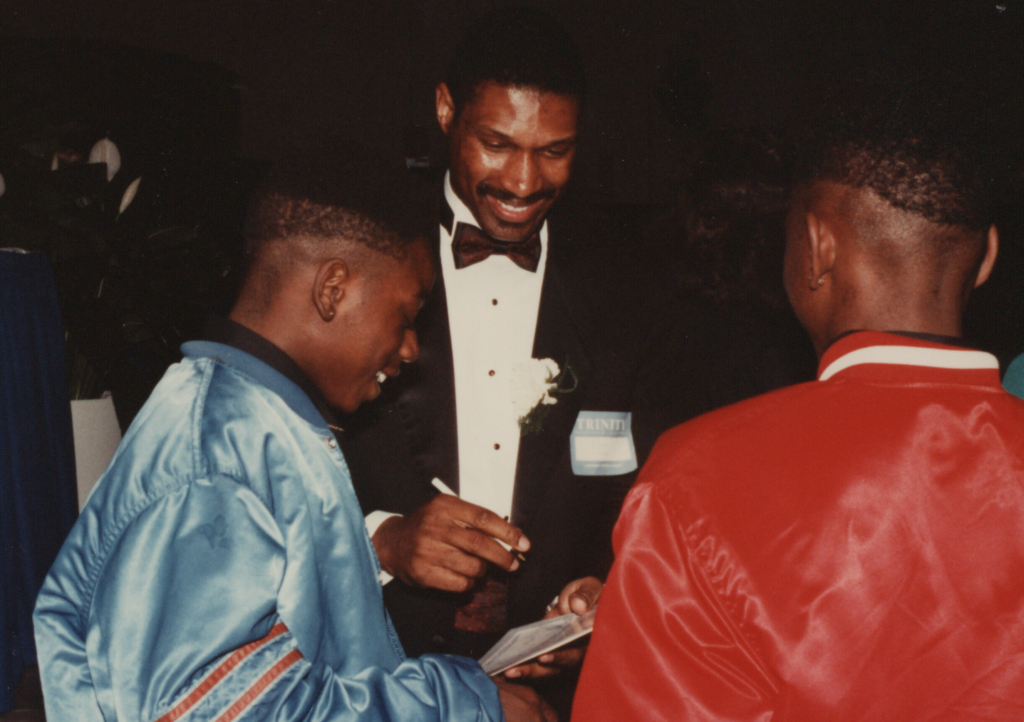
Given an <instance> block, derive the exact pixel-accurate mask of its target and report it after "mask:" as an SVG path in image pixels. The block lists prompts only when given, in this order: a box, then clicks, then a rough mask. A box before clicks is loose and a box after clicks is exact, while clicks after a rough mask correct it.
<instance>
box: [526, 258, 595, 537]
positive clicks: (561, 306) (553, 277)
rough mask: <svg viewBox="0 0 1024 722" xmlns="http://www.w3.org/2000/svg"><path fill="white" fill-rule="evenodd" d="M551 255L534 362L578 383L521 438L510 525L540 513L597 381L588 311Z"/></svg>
mask: <svg viewBox="0 0 1024 722" xmlns="http://www.w3.org/2000/svg"><path fill="white" fill-rule="evenodd" d="M552 251H553V249H550V248H549V252H548V261H547V268H546V270H545V274H544V284H543V287H542V290H541V300H540V309H539V312H538V314H537V330H536V332H535V334H534V342H533V357H534V358H550V359H553V360H554V361H556V362H557V363H558V366H559V368H560V369H562V371H563V373H564V374H565V375H566V376H569V377H574V378H575V381H576V387H575V389H574V390H573V391H572V392H571V393H566V394H558V395H557V399H558V401H557V403H555V404H554V405H552V406H550V407H549V411H548V414H547V416H546V417H545V418H544V424H543V430H542V431H541V432H540V433H538V434H528V435H526V436H523V437H522V438H521V439H520V442H519V456H518V460H517V464H516V481H515V491H514V494H513V500H512V520H513V522H514V523H516V524H518V525H522V524H523V523H525V522H526V521H527V520H528V518H529V516H530V515H531V514H532V512H534V511H535V510H536V509H538V508H539V505H540V504H541V503H542V499H543V495H544V491H545V487H546V482H547V480H548V479H549V478H550V477H551V475H552V473H553V471H554V469H555V468H556V467H557V466H558V465H559V464H560V463H562V462H563V461H564V457H565V456H566V455H567V454H568V453H569V443H568V439H569V434H570V432H571V431H572V426H573V424H574V423H575V422H576V416H577V414H578V413H579V410H580V406H581V404H582V400H583V397H584V394H585V391H586V389H587V386H588V384H589V383H590V380H591V378H592V376H593V368H592V361H591V355H590V353H589V352H588V351H587V348H586V345H585V342H584V341H585V334H584V332H583V329H584V328H585V327H586V318H585V317H586V312H587V309H586V308H584V307H581V306H580V305H579V304H580V302H581V301H582V299H580V298H575V297H574V294H573V293H572V289H571V286H570V285H568V284H567V280H568V279H566V277H565V276H564V264H563V263H559V260H558V256H557V255H556V254H555V253H553V252H552ZM567 367H568V368H569V369H571V374H570V373H569V371H567V370H566V369H567ZM571 383H572V382H571V380H570V379H565V380H564V381H563V383H562V384H560V385H561V386H562V387H563V388H566V387H568V386H570V385H571Z"/></svg>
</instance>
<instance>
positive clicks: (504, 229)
mask: <svg viewBox="0 0 1024 722" xmlns="http://www.w3.org/2000/svg"><path fill="white" fill-rule="evenodd" d="M543 222H544V216H543V214H542V215H541V216H540V217H539V218H531V219H530V220H528V221H524V222H522V223H509V222H507V221H502V220H500V219H497V218H489V219H488V222H487V223H486V227H485V228H484V231H486V232H487V234H488V235H489V236H490V237H491V238H494V239H497V240H499V241H507V242H510V243H518V242H520V241H525V240H526V239H527V238H529V237H530V236H532V235H533V234H534V232H535V231H536V230H537V229H538V228H540V226H541V224H542V223H543Z"/></svg>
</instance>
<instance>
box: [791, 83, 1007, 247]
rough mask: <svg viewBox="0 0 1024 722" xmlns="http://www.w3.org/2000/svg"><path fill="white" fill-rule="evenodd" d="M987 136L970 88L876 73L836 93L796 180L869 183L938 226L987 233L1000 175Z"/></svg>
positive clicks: (897, 205)
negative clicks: (996, 179) (949, 226)
mask: <svg viewBox="0 0 1024 722" xmlns="http://www.w3.org/2000/svg"><path fill="white" fill-rule="evenodd" d="M986 135H987V134H986V132H985V130H984V123H983V119H982V117H981V115H980V114H979V113H978V108H977V106H976V105H975V104H974V102H973V101H972V100H971V99H970V93H969V92H968V91H966V90H965V89H963V88H960V87H956V86H954V85H949V84H946V85H939V84H938V83H934V82H926V79H922V78H920V77H917V76H915V75H913V74H908V73H901V74H900V75H899V76H898V77H897V76H896V75H895V74H894V73H888V72H877V71H876V72H873V73H871V74H869V75H867V76H865V77H863V78H859V79H857V80H856V82H852V83H849V84H846V85H844V86H842V87H841V88H837V89H836V90H835V91H834V93H833V97H832V99H831V100H830V101H829V102H828V103H826V104H825V106H824V110H823V112H822V114H821V117H820V118H819V119H818V121H817V128H816V129H815V130H814V132H813V133H812V134H811V136H810V142H808V144H807V145H806V146H805V148H804V152H803V154H802V160H801V162H800V163H799V164H798V168H797V172H796V181H797V182H798V183H806V182H809V181H816V180H822V181H834V182H837V183H842V184H844V185H848V186H851V187H854V188H867V189H870V190H872V191H874V192H875V193H877V194H878V195H879V196H880V197H881V198H883V199H884V200H885V201H886V202H888V203H889V204H890V205H892V206H894V207H895V208H899V209H901V210H905V211H909V212H911V213H914V214H917V215H920V216H922V217H923V218H926V219H927V220H929V221H932V222H933V223H938V224H942V225H952V226H960V227H963V228H966V229H968V230H971V231H979V230H984V229H987V228H988V227H989V226H990V225H991V224H992V219H993V216H994V188H993V177H994V175H995V172H994V169H993V162H992V160H993V154H992V152H991V144H990V143H989V142H987V139H986Z"/></svg>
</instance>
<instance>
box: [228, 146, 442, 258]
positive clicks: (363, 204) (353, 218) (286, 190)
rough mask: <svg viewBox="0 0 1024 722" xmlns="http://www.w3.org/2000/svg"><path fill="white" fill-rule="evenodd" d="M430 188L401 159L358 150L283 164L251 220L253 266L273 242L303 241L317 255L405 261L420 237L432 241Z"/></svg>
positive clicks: (260, 193)
mask: <svg viewBox="0 0 1024 722" xmlns="http://www.w3.org/2000/svg"><path fill="white" fill-rule="evenodd" d="M423 186H424V184H423V183H422V182H420V181H419V180H418V179H416V178H414V177H412V175H411V174H410V173H409V172H408V171H407V170H406V169H405V168H404V166H403V165H402V164H401V163H400V162H399V159H398V158H397V157H396V158H391V157H389V156H386V155H384V154H382V153H380V152H378V151H375V150H373V149H371V148H368V147H366V146H361V145H357V144H343V145H340V146H334V147H330V148H321V149H319V150H318V151H317V153H316V154H315V155H304V156H298V157H293V158H289V159H287V160H284V161H281V162H279V163H277V164H275V165H274V166H273V167H272V168H271V169H270V171H269V172H268V173H267V175H266V176H265V178H264V180H263V182H262V183H261V184H260V186H259V188H258V190H257V192H256V194H255V196H254V198H253V200H252V203H251V204H250V207H249V211H248V213H247V215H246V222H245V251H246V257H247V260H248V261H249V263H250V264H251V263H252V261H253V260H254V259H255V258H256V257H258V256H259V254H260V252H261V251H262V249H263V248H264V247H265V246H266V245H267V244H268V243H271V242H274V241H281V240H287V239H291V238H299V237H302V238H304V239H306V243H305V246H306V248H307V250H308V251H309V252H310V253H312V254H314V255H318V253H317V247H320V246H322V247H323V251H324V252H329V250H330V249H331V247H332V246H333V245H334V244H337V243H338V242H345V243H356V244H360V245H362V246H364V247H366V248H368V249H371V250H373V251H376V252H378V253H383V254H386V255H388V256H391V257H393V258H402V257H404V256H405V252H406V249H407V247H408V246H409V245H410V244H411V243H412V242H413V241H414V240H415V239H416V238H424V237H425V238H429V237H430V229H431V228H432V225H433V224H432V223H431V220H432V216H434V215H435V214H434V212H433V210H432V209H433V205H434V204H433V203H432V202H431V200H430V194H429V191H428V190H427V189H426V188H424V187H423Z"/></svg>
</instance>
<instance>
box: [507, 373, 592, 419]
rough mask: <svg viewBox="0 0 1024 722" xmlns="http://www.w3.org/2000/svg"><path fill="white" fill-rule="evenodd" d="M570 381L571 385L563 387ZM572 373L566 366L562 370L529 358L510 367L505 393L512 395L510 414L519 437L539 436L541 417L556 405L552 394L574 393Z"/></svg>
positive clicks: (575, 382)
mask: <svg viewBox="0 0 1024 722" xmlns="http://www.w3.org/2000/svg"><path fill="white" fill-rule="evenodd" d="M570 379H571V384H572V386H571V387H569V388H563V387H562V386H563V384H568V383H569V381H570ZM576 384H577V380H576V374H575V373H573V370H572V368H570V366H569V364H566V365H565V370H564V371H563V370H562V369H559V367H558V363H556V362H555V361H554V360H553V359H549V358H540V359H538V358H532V359H530V360H529V361H527V362H526V363H521V364H516V365H515V366H513V367H512V372H511V378H510V382H509V390H510V392H511V395H512V413H513V414H514V415H515V418H516V420H517V421H518V422H519V433H520V435H521V436H526V435H527V434H539V433H540V432H541V431H543V430H544V418H545V417H546V416H547V415H548V411H550V408H549V407H551V406H552V405H554V404H556V403H558V398H557V397H556V394H568V393H572V392H573V391H575V390H576Z"/></svg>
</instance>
